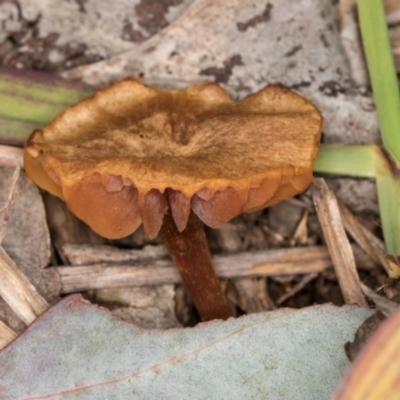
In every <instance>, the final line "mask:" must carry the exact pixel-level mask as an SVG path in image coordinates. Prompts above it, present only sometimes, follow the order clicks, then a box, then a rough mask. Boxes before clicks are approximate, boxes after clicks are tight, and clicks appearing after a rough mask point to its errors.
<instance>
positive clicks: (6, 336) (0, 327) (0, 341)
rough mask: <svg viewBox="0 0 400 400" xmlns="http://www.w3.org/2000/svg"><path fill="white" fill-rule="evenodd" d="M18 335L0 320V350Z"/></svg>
mask: <svg viewBox="0 0 400 400" xmlns="http://www.w3.org/2000/svg"><path fill="white" fill-rule="evenodd" d="M17 336H18V335H17V334H16V333H15V332H14V331H13V330H12V329H11V328H9V327H8V326H7V325H6V324H5V323H4V322H2V321H0V350H1V349H2V348H3V347H6V346H7V345H8V343H10V342H11V341H13V340H14V339H15V338H16V337H17Z"/></svg>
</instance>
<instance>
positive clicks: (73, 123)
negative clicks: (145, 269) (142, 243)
mask: <svg viewBox="0 0 400 400" xmlns="http://www.w3.org/2000/svg"><path fill="white" fill-rule="evenodd" d="M321 129H322V116H321V114H320V113H319V111H318V109H317V108H316V107H315V106H314V105H313V104H312V103H311V102H309V101H307V100H305V99H304V98H302V97H301V96H299V95H297V94H295V93H293V92H291V91H290V90H288V89H285V88H282V87H279V86H275V85H273V86H268V87H266V88H264V89H262V90H260V91H259V92H257V93H255V94H253V95H250V96H248V97H246V98H245V99H244V100H241V101H238V102H235V101H233V100H231V99H230V97H229V96H228V94H227V93H226V92H225V90H223V89H222V88H221V87H220V86H219V85H217V84H214V83H208V84H200V85H193V86H189V87H188V88H186V89H184V90H180V91H178V90H170V91H165V90H161V89H156V88H150V87H146V86H144V85H142V84H141V83H140V82H138V81H136V80H133V79H127V80H124V81H121V82H119V83H116V84H114V85H112V86H110V87H109V88H107V89H103V90H100V91H99V92H97V93H96V94H95V95H94V96H93V97H91V98H88V99H86V100H83V101H81V102H79V103H77V104H76V105H74V106H72V107H69V108H68V109H67V110H66V111H64V112H63V113H62V114H61V115H59V116H58V117H57V118H55V119H54V120H53V121H52V122H51V123H50V124H49V125H47V126H45V127H44V128H43V129H40V130H35V131H34V132H33V133H32V134H31V136H30V137H29V138H28V140H27V142H26V146H25V155H24V163H25V170H26V172H27V174H28V175H29V177H30V178H31V179H32V180H33V181H35V182H36V183H37V184H38V185H39V186H40V187H41V188H43V189H45V190H47V191H49V192H50V193H52V194H54V195H56V196H58V197H60V198H62V199H64V200H65V202H66V203H67V206H68V208H69V209H70V210H71V211H72V212H73V213H74V214H75V215H76V216H78V217H79V218H80V219H82V220H83V221H85V222H86V223H87V224H88V225H90V226H91V227H92V229H93V230H94V231H96V232H97V233H99V234H100V235H102V236H104V237H107V238H110V239H114V238H120V237H124V236H126V235H128V234H130V233H132V232H134V231H135V230H136V229H137V227H138V226H139V225H140V224H141V223H143V225H144V228H145V230H146V232H147V233H148V235H149V236H150V237H155V236H156V235H157V233H158V231H159V229H160V227H161V224H162V221H163V217H164V214H165V211H166V210H167V207H171V212H172V215H173V218H174V221H175V223H176V225H177V227H178V229H179V230H180V231H182V230H183V229H184V228H185V226H186V223H187V219H188V216H189V213H190V210H191V209H192V210H193V211H194V212H195V214H197V215H198V217H199V218H200V219H201V220H202V221H203V222H204V223H205V224H207V225H209V226H211V227H213V228H217V227H219V226H221V225H222V224H223V223H225V222H227V221H228V220H230V219H231V218H233V217H235V216H237V215H238V214H240V213H241V212H243V211H244V212H252V211H255V210H258V209H261V208H264V207H267V206H270V205H272V204H274V203H277V202H279V201H280V200H283V199H284V198H287V197H290V196H294V195H295V194H297V193H299V192H300V191H302V190H304V189H305V188H306V187H307V186H308V185H309V184H310V182H311V179H312V167H313V160H314V159H315V157H316V154H317V151H318V145H319V141H320V133H321Z"/></svg>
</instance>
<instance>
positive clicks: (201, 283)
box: [160, 210, 232, 321]
mask: <svg viewBox="0 0 400 400" xmlns="http://www.w3.org/2000/svg"><path fill="white" fill-rule="evenodd" d="M160 234H161V237H162V240H163V242H164V244H165V246H166V248H167V249H168V251H169V254H170V255H171V257H172V259H173V260H174V262H175V265H176V266H177V267H178V270H179V272H180V274H181V276H182V280H183V282H184V283H185V285H186V286H187V288H188V289H189V292H190V295H191V296H192V299H193V302H194V304H195V306H196V308H197V311H198V312H199V314H200V317H201V320H202V321H211V320H213V319H227V318H229V317H231V316H232V312H231V310H230V308H229V305H228V303H227V301H226V298H225V295H224V293H223V290H222V286H221V283H220V281H219V279H218V277H217V275H216V273H215V270H214V268H213V266H212V263H211V255H210V250H209V248H208V243H207V239H206V235H205V232H204V225H203V222H202V221H200V219H199V218H198V217H197V216H196V215H195V214H194V213H193V211H191V212H190V216H189V220H188V223H187V225H186V228H185V229H184V230H183V231H182V232H179V231H178V229H177V227H176V225H175V221H174V219H173V217H172V214H171V211H170V210H168V212H167V214H166V215H165V216H164V221H163V225H162V227H161V231H160Z"/></svg>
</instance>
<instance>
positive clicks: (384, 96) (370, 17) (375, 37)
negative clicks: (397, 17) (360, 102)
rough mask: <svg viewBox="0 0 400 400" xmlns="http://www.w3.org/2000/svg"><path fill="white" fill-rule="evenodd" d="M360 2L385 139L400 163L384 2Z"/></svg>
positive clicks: (398, 102)
mask: <svg viewBox="0 0 400 400" xmlns="http://www.w3.org/2000/svg"><path fill="white" fill-rule="evenodd" d="M357 4H358V15H359V20H360V28H361V35H362V41H363V45H364V50H365V55H366V58H367V64H368V70H369V74H370V79H371V84H372V89H373V93H374V99H375V104H376V110H377V113H378V120H379V126H380V129H381V136H382V141H383V144H384V146H385V148H386V150H387V151H388V152H389V153H390V154H391V155H392V156H393V157H394V158H395V160H396V161H397V162H399V163H400V95H399V87H398V82H397V75H396V69H395V66H394V61H393V56H392V51H391V46H390V41H389V34H388V29H387V24H386V18H385V10H384V8H383V1H382V0H358V2H357Z"/></svg>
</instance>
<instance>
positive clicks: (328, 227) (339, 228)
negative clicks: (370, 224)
mask: <svg viewBox="0 0 400 400" xmlns="http://www.w3.org/2000/svg"><path fill="white" fill-rule="evenodd" d="M312 194H313V201H314V205H315V208H316V211H317V215H318V218H319V220H320V223H321V227H322V231H323V234H324V238H325V241H326V244H327V246H328V249H329V253H330V255H331V257H332V261H333V264H334V267H335V271H336V275H337V277H338V280H339V284H340V288H341V291H342V294H343V298H344V300H345V302H346V304H358V305H359V306H362V307H368V304H367V301H366V300H365V298H364V296H363V294H362V292H361V288H360V280H359V278H358V274H357V269H356V263H355V259H354V254H353V251H352V249H351V246H350V243H349V240H348V238H347V236H346V232H345V230H344V227H343V223H342V220H341V218H340V211H339V206H338V203H337V201H336V197H335V195H334V194H333V192H331V191H330V190H329V189H328V186H327V185H326V183H325V181H324V180H323V179H322V178H315V179H314V181H313V187H312Z"/></svg>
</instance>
